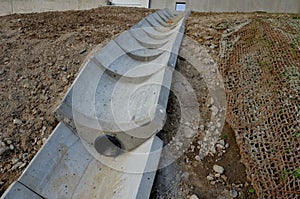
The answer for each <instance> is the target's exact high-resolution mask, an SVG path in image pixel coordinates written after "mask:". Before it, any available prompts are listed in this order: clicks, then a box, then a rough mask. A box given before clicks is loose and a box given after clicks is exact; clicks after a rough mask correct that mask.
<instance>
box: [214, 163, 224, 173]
mask: <svg viewBox="0 0 300 199" xmlns="http://www.w3.org/2000/svg"><path fill="white" fill-rule="evenodd" d="M213 170H214V171H215V172H216V173H219V174H222V173H223V172H224V168H223V167H222V166H219V165H216V164H215V165H214V166H213Z"/></svg>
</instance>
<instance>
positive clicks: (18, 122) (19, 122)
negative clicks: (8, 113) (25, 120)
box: [13, 119, 22, 124]
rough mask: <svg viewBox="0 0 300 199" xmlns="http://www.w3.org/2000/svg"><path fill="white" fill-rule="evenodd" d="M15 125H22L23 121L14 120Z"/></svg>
mask: <svg viewBox="0 0 300 199" xmlns="http://www.w3.org/2000/svg"><path fill="white" fill-rule="evenodd" d="M13 123H14V124H22V121H21V120H19V119H14V120H13Z"/></svg>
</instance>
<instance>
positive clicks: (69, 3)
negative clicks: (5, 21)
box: [0, 0, 107, 15]
mask: <svg viewBox="0 0 300 199" xmlns="http://www.w3.org/2000/svg"><path fill="white" fill-rule="evenodd" d="M106 4H107V3H106V0H0V15H8V14H13V13H31V12H45V11H65V10H86V9H91V8H96V7H99V6H103V5H106Z"/></svg>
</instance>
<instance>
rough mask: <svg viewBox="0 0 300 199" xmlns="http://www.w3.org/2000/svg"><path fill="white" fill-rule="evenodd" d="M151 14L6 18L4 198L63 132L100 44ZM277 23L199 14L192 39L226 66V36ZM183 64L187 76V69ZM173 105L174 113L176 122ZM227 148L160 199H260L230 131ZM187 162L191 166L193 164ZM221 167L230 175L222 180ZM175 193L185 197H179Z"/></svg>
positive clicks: (103, 11)
mask: <svg viewBox="0 0 300 199" xmlns="http://www.w3.org/2000/svg"><path fill="white" fill-rule="evenodd" d="M151 12H153V10H149V9H141V8H117V7H102V8H98V9H93V10H88V11H68V12H47V13H40V14H24V15H20V14H14V15H10V16H4V17H0V82H1V84H0V101H1V104H0V124H1V126H0V141H1V143H0V144H1V146H0V147H1V150H0V152H1V154H0V156H1V157H0V158H1V165H0V195H1V194H3V192H4V191H5V190H6V189H7V188H8V186H9V185H10V184H11V183H12V182H13V181H15V180H16V179H17V178H18V177H19V175H20V174H21V172H22V171H23V170H24V169H25V168H26V166H27V165H28V163H29V162H30V160H31V159H32V158H33V157H34V155H35V154H36V153H37V151H38V150H39V149H40V147H41V146H42V145H43V143H44V142H45V141H46V139H47V137H48V136H49V135H50V133H51V132H52V130H53V129H54V127H55V126H56V125H57V123H58V121H57V120H56V119H55V117H54V115H53V113H52V111H53V110H54V108H55V107H56V106H57V103H59V102H60V101H61V99H62V98H63V96H64V94H65V93H66V91H67V89H68V88H69V87H70V85H71V84H72V82H73V80H74V78H75V77H76V75H77V74H78V72H79V68H80V66H81V63H82V61H83V60H84V59H85V57H86V55H87V54H88V53H89V52H90V51H91V50H92V49H93V47H95V46H96V45H97V44H99V43H101V42H103V41H105V40H109V39H111V38H113V37H115V36H116V35H117V34H118V33H120V32H122V31H124V30H126V29H129V28H130V27H131V26H133V25H134V24H135V23H137V22H138V21H139V20H141V19H142V18H143V17H145V16H146V15H148V14H150V13H151ZM277 17H286V15H269V14H261V13H252V14H239V13H228V14H226V13H225V14H214V13H192V14H191V16H190V17H189V18H188V20H187V24H186V34H187V36H189V37H191V38H193V39H194V40H196V41H197V42H198V43H199V44H201V45H204V46H205V47H206V48H207V50H208V51H209V53H210V55H211V56H212V57H213V58H214V59H215V61H216V62H217V63H218V60H219V43H220V39H221V35H222V33H224V31H225V30H226V29H228V28H231V27H233V26H235V25H237V24H239V23H240V22H241V21H244V20H246V19H253V18H277ZM181 62H183V61H180V60H179V62H178V67H179V69H180V67H182V66H184V63H181ZM181 70H183V69H182V68H181ZM187 76H188V74H187ZM188 78H189V79H190V80H191V81H192V82H193V81H194V82H195V83H194V84H193V86H194V87H195V89H196V90H199V92H200V90H201V89H204V90H205V88H204V87H205V84H204V83H203V82H201V80H200V79H199V77H198V76H197V75H194V76H193V75H192V76H189V77H188ZM197 81H198V82H197ZM173 98H174V96H173ZM173 98H172V96H171V98H170V102H171V103H169V108H168V112H169V114H170V115H171V116H170V118H172V115H173V119H174V121H176V118H177V120H178V116H177V114H176V106H175V105H174V104H176V102H175V101H176V100H175V99H173ZM200 98H201V99H200ZM200 98H199V102H200V103H201V102H203V103H204V102H205V101H206V100H207V99H206V98H207V95H205V92H203V96H201V97H200ZM166 128H167V127H166ZM219 141H220V143H221V144H223V145H224V147H225V148H226V149H225V150H224V151H225V152H224V153H222V155H220V156H218V153H216V154H215V155H210V156H208V157H206V158H205V159H204V160H202V161H198V160H196V159H195V158H194V157H195V156H196V153H194V154H193V152H192V149H191V151H190V152H189V153H186V154H185V155H184V156H183V157H182V158H180V159H179V162H178V165H177V166H178V167H180V168H176V169H178V170H180V171H181V174H180V176H179V180H178V178H175V179H177V180H178V181H179V182H180V183H175V184H176V186H178V187H179V189H178V190H180V191H178V190H176V188H178V187H176V186H173V185H172V183H171V184H170V185H169V187H166V188H165V190H167V192H166V193H168V194H167V195H164V193H158V192H159V191H160V192H161V191H164V190H161V189H158V188H157V186H154V189H153V191H152V197H153V198H157V197H163V196H165V197H167V196H168V197H175V196H176V198H178V197H183V198H185V197H190V196H192V195H193V196H192V197H194V198H195V196H197V197H199V198H234V197H236V198H256V195H255V190H254V189H253V187H252V185H251V183H250V181H248V178H247V175H246V172H245V167H244V165H243V164H242V163H241V162H240V158H241V157H240V154H239V148H238V146H237V144H236V142H235V134H234V133H233V131H232V130H231V128H230V126H229V125H228V124H226V125H225V127H224V129H223V132H222V136H221V137H220V140H219ZM226 144H227V145H226ZM187 157H189V159H190V162H189V163H186V162H185V160H186V158H187ZM215 164H218V165H220V166H222V167H223V168H224V169H225V171H224V172H223V173H222V174H220V175H216V174H217V173H214V171H213V165H215ZM186 172H188V174H189V175H185V174H186ZM158 173H159V172H158ZM209 176H210V177H209ZM175 177H176V176H175ZM177 177H178V176H177ZM175 192H178V193H179V195H176V194H175V195H174V193H175Z"/></svg>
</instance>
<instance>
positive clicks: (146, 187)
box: [1, 123, 162, 199]
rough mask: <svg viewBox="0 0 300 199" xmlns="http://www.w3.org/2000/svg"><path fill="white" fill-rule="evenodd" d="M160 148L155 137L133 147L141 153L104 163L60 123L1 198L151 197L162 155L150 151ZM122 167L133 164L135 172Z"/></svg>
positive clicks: (160, 144)
mask: <svg viewBox="0 0 300 199" xmlns="http://www.w3.org/2000/svg"><path fill="white" fill-rule="evenodd" d="M161 148H162V141H161V140H160V139H159V138H157V137H152V138H151V139H149V140H148V141H147V142H145V143H144V144H143V145H142V146H141V147H139V148H138V149H136V150H135V151H134V153H135V154H140V155H139V157H137V156H134V157H131V154H122V155H120V156H119V157H118V158H108V159H106V161H105V163H103V162H99V161H97V160H95V159H94V158H93V157H92V156H91V154H90V153H89V152H88V151H87V150H86V149H85V147H84V146H83V145H82V143H81V142H80V138H79V137H78V136H77V135H76V134H75V132H74V131H72V130H71V129H70V128H69V127H67V126H66V125H65V124H64V123H60V124H59V125H58V126H57V127H56V129H55V130H54V131H53V133H52V135H51V136H50V138H49V139H48V140H47V142H46V144H45V145H44V146H43V147H42V149H41V150H40V151H39V152H38V154H37V155H36V156H35V157H34V159H33V160H32V161H31V163H30V164H29V166H28V167H27V168H26V170H25V171H24V172H23V174H22V175H21V177H20V178H19V180H18V181H17V182H15V183H14V184H13V185H12V186H11V187H10V188H9V189H8V190H7V191H6V192H5V193H4V194H3V196H2V197H1V198H2V199H40V198H74V199H75V198H76V199H77V198H78V199H81V198H91V199H92V198H118V199H119V198H124V199H127V198H149V195H150V191H151V187H152V184H153V180H154V177H155V173H156V171H155V169H156V168H157V165H158V162H159V155H160V153H149V152H153V151H160V150H161ZM133 159H134V160H133ZM114 165H119V169H115V168H112V167H114ZM122 167H124V170H125V169H126V167H133V168H134V169H135V170H134V171H135V172H126V171H124V170H122V169H121V168H122ZM150 170H152V171H151V172H147V171H150Z"/></svg>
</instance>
